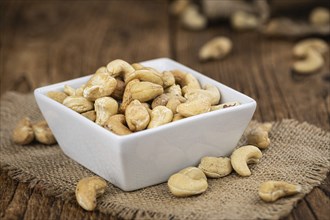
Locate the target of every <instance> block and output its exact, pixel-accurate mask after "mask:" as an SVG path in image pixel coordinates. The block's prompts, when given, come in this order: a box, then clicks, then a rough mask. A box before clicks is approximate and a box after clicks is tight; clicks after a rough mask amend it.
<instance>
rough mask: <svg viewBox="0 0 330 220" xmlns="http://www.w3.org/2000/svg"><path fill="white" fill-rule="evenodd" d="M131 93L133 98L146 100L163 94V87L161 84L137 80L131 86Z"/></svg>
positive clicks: (141, 100)
mask: <svg viewBox="0 0 330 220" xmlns="http://www.w3.org/2000/svg"><path fill="white" fill-rule="evenodd" d="M130 91H131V95H132V98H133V99H137V100H139V101H140V102H147V101H149V100H152V99H154V98H155V97H157V96H159V95H161V94H163V92H164V89H163V87H162V86H161V85H158V84H155V83H151V82H137V83H134V84H133V85H132V86H131V89H130Z"/></svg>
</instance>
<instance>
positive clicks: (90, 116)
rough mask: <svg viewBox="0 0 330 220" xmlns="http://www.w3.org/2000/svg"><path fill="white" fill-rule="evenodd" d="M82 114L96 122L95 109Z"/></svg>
mask: <svg viewBox="0 0 330 220" xmlns="http://www.w3.org/2000/svg"><path fill="white" fill-rule="evenodd" d="M81 115H82V116H84V117H86V118H88V119H89V120H91V121H93V122H95V121H96V112H95V110H91V111H88V112H84V113H81Z"/></svg>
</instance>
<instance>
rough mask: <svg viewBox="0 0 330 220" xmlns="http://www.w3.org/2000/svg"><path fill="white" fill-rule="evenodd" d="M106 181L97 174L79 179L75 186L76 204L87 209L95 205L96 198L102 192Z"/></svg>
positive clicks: (91, 208)
mask: <svg viewBox="0 0 330 220" xmlns="http://www.w3.org/2000/svg"><path fill="white" fill-rule="evenodd" d="M106 187H107V183H106V182H105V181H104V180H103V179H101V178H100V177H97V176H92V177H86V178H83V179H81V180H80V181H79V182H78V184H77V186H76V199H77V202H78V204H79V205H80V206H81V207H82V208H83V209H85V210H87V211H92V210H94V209H95V207H96V198H97V197H98V196H100V195H101V194H103V193H104V191H105V189H106Z"/></svg>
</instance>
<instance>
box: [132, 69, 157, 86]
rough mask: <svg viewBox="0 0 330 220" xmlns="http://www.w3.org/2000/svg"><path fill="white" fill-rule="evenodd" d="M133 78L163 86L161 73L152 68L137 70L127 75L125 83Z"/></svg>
mask: <svg viewBox="0 0 330 220" xmlns="http://www.w3.org/2000/svg"><path fill="white" fill-rule="evenodd" d="M133 79H138V80H140V81H146V82H151V83H155V84H158V85H161V86H163V79H162V77H161V74H159V73H158V72H156V71H153V70H150V69H140V70H135V71H134V72H132V73H131V74H129V75H127V76H126V77H125V83H128V82H130V81H132V80H133Z"/></svg>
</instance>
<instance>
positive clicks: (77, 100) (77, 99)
mask: <svg viewBox="0 0 330 220" xmlns="http://www.w3.org/2000/svg"><path fill="white" fill-rule="evenodd" d="M63 105H65V106H66V107H68V108H71V109H72V110H73V111H76V112H78V113H83V112H87V111H90V110H92V109H93V108H94V106H93V102H91V101H89V100H88V99H86V98H84V97H82V96H68V97H66V98H65V99H64V101H63Z"/></svg>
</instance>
